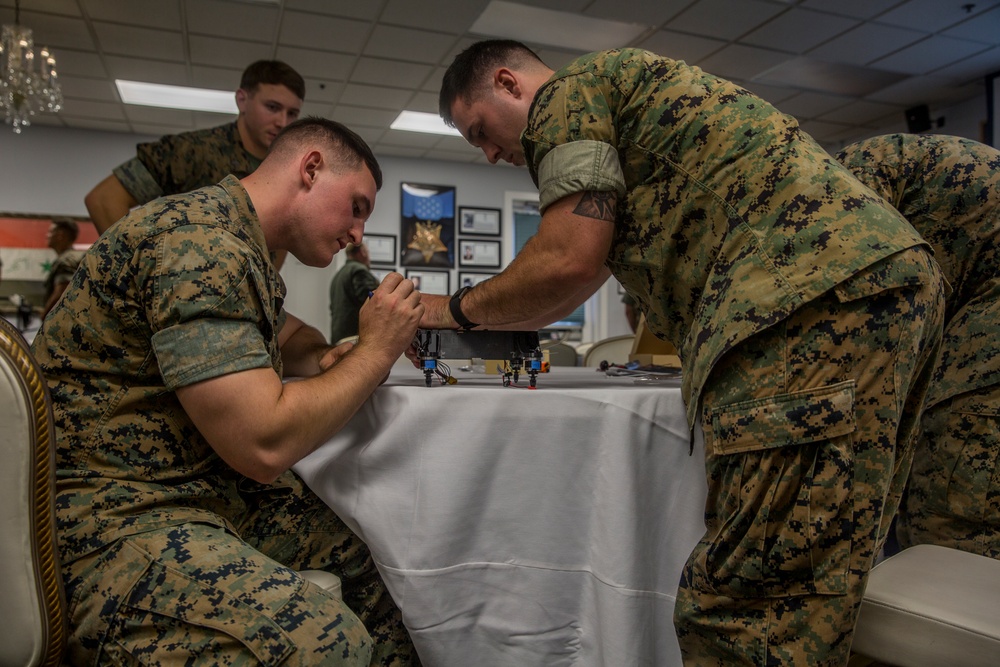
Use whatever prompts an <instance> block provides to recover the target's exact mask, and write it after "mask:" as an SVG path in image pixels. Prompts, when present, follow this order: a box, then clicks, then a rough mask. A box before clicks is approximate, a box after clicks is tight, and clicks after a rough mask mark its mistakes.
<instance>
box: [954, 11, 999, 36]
mask: <svg viewBox="0 0 1000 667" xmlns="http://www.w3.org/2000/svg"><path fill="white" fill-rule="evenodd" d="M944 35H945V36H947V37H958V38H960V39H972V40H976V41H978V42H985V43H986V44H1000V7H995V8H993V9H991V10H990V11H988V12H983V13H982V14H979V15H977V16H974V17H972V18H968V19H966V20H965V21H962V22H961V23H959V24H958V25H956V26H954V27H952V28H949V29H948V30H945V31H944Z"/></svg>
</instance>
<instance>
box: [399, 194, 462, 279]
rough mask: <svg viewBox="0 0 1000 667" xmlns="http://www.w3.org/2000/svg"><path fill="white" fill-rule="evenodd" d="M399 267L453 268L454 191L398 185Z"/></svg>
mask: <svg viewBox="0 0 1000 667" xmlns="http://www.w3.org/2000/svg"><path fill="white" fill-rule="evenodd" d="M400 188H401V193H400V207H401V211H400V235H399V238H400V258H399V263H400V265H401V266H435V267H446V268H449V269H450V268H452V267H454V266H455V188H454V187H453V186H448V185H420V184H417V183H402V184H400Z"/></svg>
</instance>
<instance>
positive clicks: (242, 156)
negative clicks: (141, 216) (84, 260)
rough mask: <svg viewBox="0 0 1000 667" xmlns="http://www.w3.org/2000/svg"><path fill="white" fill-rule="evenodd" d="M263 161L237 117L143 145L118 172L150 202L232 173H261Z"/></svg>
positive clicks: (124, 182) (136, 195)
mask: <svg viewBox="0 0 1000 667" xmlns="http://www.w3.org/2000/svg"><path fill="white" fill-rule="evenodd" d="M260 162H261V161H260V160H259V159H258V158H256V157H254V156H253V155H251V154H250V153H249V152H247V150H246V149H245V148H243V142H242V140H241V139H240V132H239V129H238V128H237V127H236V122H235V121H233V122H232V123H227V124H225V125H220V126H219V127H213V128H210V129H207V130H196V131H194V132H183V133H181V134H170V135H166V136H164V137H161V138H160V139H159V140H158V141H153V142H149V143H143V144H138V145H137V146H136V156H135V157H134V158H132V159H131V160H128V161H127V162H124V163H122V164H120V165H119V166H117V167H115V168H114V170H113V172H112V173H114V175H115V177H116V178H117V179H118V180H119V181H120V182H121V184H122V186H124V188H125V189H126V190H127V191H128V193H129V194H130V195H132V196H133V197H134V198H135V200H136V201H137V202H139V203H140V204H145V203H146V202H151V201H153V200H154V199H156V198H157V197H163V196H164V195H176V194H180V193H182V192H190V191H191V190H195V189H197V188H203V187H205V186H206V185H215V184H216V183H218V182H219V181H221V180H222V179H223V178H225V177H226V176H228V175H229V174H233V175H234V176H236V178H243V177H244V176H248V175H250V174H252V173H253V172H254V171H256V169H257V167H259V166H260Z"/></svg>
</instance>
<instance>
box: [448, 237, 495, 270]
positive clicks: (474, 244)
mask: <svg viewBox="0 0 1000 667" xmlns="http://www.w3.org/2000/svg"><path fill="white" fill-rule="evenodd" d="M458 265H459V266H479V267H484V268H491V269H499V268H500V241H486V240H483V239H459V240H458Z"/></svg>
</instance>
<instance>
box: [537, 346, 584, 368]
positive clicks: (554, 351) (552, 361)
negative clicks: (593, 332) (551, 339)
mask: <svg viewBox="0 0 1000 667" xmlns="http://www.w3.org/2000/svg"><path fill="white" fill-rule="evenodd" d="M541 347H542V352H545V351H546V350H547V351H548V353H549V365H550V366H576V348H575V347H573V346H572V345H570V344H569V343H562V342H556V343H551V344H543V345H542V346H541Z"/></svg>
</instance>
